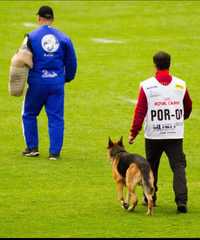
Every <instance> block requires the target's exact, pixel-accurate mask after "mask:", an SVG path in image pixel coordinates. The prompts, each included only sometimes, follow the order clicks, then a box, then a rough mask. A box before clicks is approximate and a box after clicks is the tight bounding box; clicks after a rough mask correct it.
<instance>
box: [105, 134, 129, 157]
mask: <svg viewBox="0 0 200 240" xmlns="http://www.w3.org/2000/svg"><path fill="white" fill-rule="evenodd" d="M107 149H108V158H109V159H110V160H114V159H115V157H116V155H117V154H118V153H120V152H124V151H125V148H124V145H123V137H121V138H120V140H118V141H112V140H111V138H110V137H109V138H108V146H107Z"/></svg>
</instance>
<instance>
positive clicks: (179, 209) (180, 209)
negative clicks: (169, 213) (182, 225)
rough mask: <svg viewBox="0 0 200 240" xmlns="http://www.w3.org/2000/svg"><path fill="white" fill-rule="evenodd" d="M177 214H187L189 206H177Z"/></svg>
mask: <svg viewBox="0 0 200 240" xmlns="http://www.w3.org/2000/svg"><path fill="white" fill-rule="evenodd" d="M177 213H187V206H186V205H185V204H179V205H178V206H177Z"/></svg>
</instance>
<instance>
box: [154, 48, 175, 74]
mask: <svg viewBox="0 0 200 240" xmlns="http://www.w3.org/2000/svg"><path fill="white" fill-rule="evenodd" d="M170 61H171V57H170V55H169V54H168V53H166V52H163V51H160V52H157V53H156V54H155V55H154V56H153V62H154V64H155V66H156V68H157V69H159V70H164V69H169V67H170Z"/></svg>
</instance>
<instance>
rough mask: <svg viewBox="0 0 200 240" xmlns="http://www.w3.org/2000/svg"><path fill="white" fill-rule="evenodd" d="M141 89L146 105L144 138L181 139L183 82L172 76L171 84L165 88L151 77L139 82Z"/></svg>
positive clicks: (182, 135) (184, 86)
mask: <svg viewBox="0 0 200 240" xmlns="http://www.w3.org/2000/svg"><path fill="white" fill-rule="evenodd" d="M141 87H142V88H143V90H144V92H145V95H146V98H147V104H148V108H147V114H146V116H145V122H144V133H145V138H148V139H179V138H183V137H184V107H183V98H184V95H185V91H186V85H185V82H184V81H183V80H181V79H178V78H176V77H174V76H172V81H171V83H170V84H168V85H166V86H165V85H162V84H161V83H159V82H158V80H157V79H156V78H155V77H151V78H149V79H147V80H145V81H143V82H141Z"/></svg>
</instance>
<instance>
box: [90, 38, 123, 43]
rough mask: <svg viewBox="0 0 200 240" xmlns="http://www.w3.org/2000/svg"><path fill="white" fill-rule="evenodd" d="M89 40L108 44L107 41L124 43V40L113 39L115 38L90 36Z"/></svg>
mask: <svg viewBox="0 0 200 240" xmlns="http://www.w3.org/2000/svg"><path fill="white" fill-rule="evenodd" d="M91 40H92V41H93V42H96V43H104V44H109V43H116V44H123V43H125V41H123V40H115V39H109V38H92V39H91Z"/></svg>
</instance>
